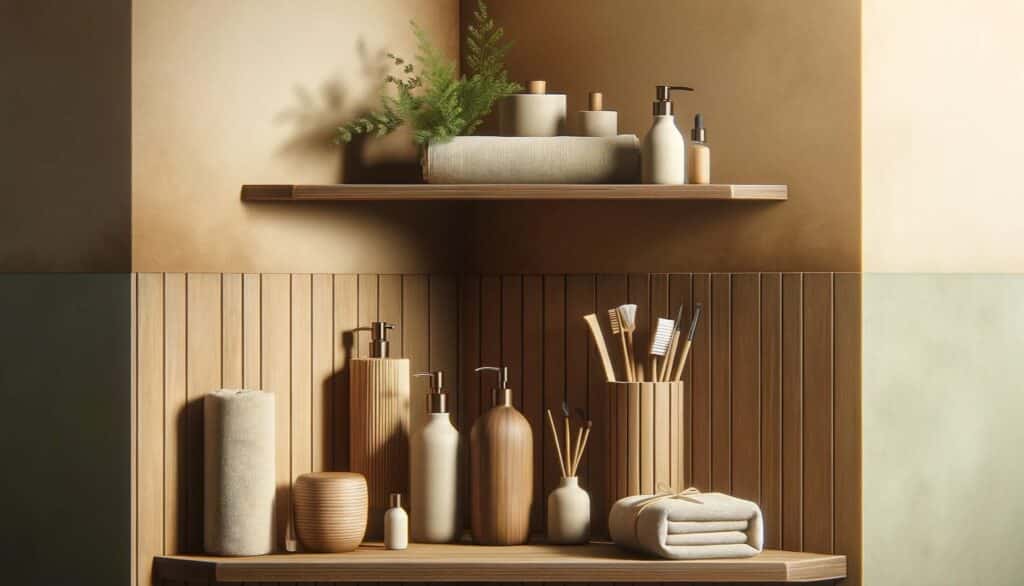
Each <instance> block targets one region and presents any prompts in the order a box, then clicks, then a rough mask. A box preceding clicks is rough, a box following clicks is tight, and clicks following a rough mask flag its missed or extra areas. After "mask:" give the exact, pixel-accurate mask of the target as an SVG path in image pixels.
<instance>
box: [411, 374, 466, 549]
mask: <svg viewBox="0 0 1024 586" xmlns="http://www.w3.org/2000/svg"><path fill="white" fill-rule="evenodd" d="M416 376H429V377H430V393H428V395H427V422H426V424H425V425H424V426H423V427H421V428H420V429H419V430H418V431H416V432H414V433H413V435H412V437H411V438H410V439H409V447H410V456H411V457H410V461H409V469H410V480H411V487H410V491H411V492H412V502H411V507H410V508H411V510H410V515H411V521H412V540H413V541H415V542H419V543H448V542H450V541H453V540H455V538H456V537H458V528H459V522H458V500H459V494H458V493H459V490H458V482H459V473H458V465H459V430H457V429H455V426H454V425H452V421H451V417H450V416H449V414H448V395H447V394H445V392H444V373H443V372H442V371H440V370H438V371H434V372H421V373H418V374H416Z"/></svg>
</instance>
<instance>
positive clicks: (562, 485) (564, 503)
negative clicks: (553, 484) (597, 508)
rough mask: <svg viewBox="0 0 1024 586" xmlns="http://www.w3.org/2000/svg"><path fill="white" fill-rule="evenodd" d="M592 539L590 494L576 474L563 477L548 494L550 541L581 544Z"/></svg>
mask: <svg viewBox="0 0 1024 586" xmlns="http://www.w3.org/2000/svg"><path fill="white" fill-rule="evenodd" d="M589 540H590V495H589V494H587V491H585V490H583V489H582V488H580V482H579V478H577V477H576V476H567V477H563V478H562V480H561V481H560V482H559V483H558V488H556V489H555V490H552V491H551V494H549V495H548V542H549V543H561V544H579V543H586V542H587V541H589Z"/></svg>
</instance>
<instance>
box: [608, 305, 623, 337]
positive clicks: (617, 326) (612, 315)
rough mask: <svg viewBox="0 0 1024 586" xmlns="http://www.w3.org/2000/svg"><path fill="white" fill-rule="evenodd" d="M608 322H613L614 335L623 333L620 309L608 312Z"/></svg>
mask: <svg viewBox="0 0 1024 586" xmlns="http://www.w3.org/2000/svg"><path fill="white" fill-rule="evenodd" d="M608 321H609V322H611V325H612V333H613V334H621V333H622V324H621V323H620V322H619V310H618V308H615V309H609V310H608Z"/></svg>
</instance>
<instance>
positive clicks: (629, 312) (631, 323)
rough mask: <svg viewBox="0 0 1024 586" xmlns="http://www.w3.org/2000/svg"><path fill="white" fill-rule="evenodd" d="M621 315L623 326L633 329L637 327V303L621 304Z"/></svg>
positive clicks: (626, 328)
mask: <svg viewBox="0 0 1024 586" xmlns="http://www.w3.org/2000/svg"><path fill="white" fill-rule="evenodd" d="M619 315H620V316H621V319H622V328H623V329H625V330H632V329H633V328H635V327H636V304H634V303H627V304H626V305H620V306H619Z"/></svg>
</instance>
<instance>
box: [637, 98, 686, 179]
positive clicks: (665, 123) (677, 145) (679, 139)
mask: <svg viewBox="0 0 1024 586" xmlns="http://www.w3.org/2000/svg"><path fill="white" fill-rule="evenodd" d="M672 90H680V91H687V92H692V91H693V88H688V87H683V86H674V85H659V86H655V98H656V99H655V101H654V107H653V113H654V124H653V125H652V126H651V129H650V130H648V131H647V134H645V135H644V140H643V144H642V145H641V159H642V163H643V169H642V174H641V180H642V181H643V182H644V183H660V184H663V185H682V184H684V183H686V140H685V139H683V133H681V132H679V128H678V127H676V119H675V116H673V115H672V100H671V99H670V94H671V92H672Z"/></svg>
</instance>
